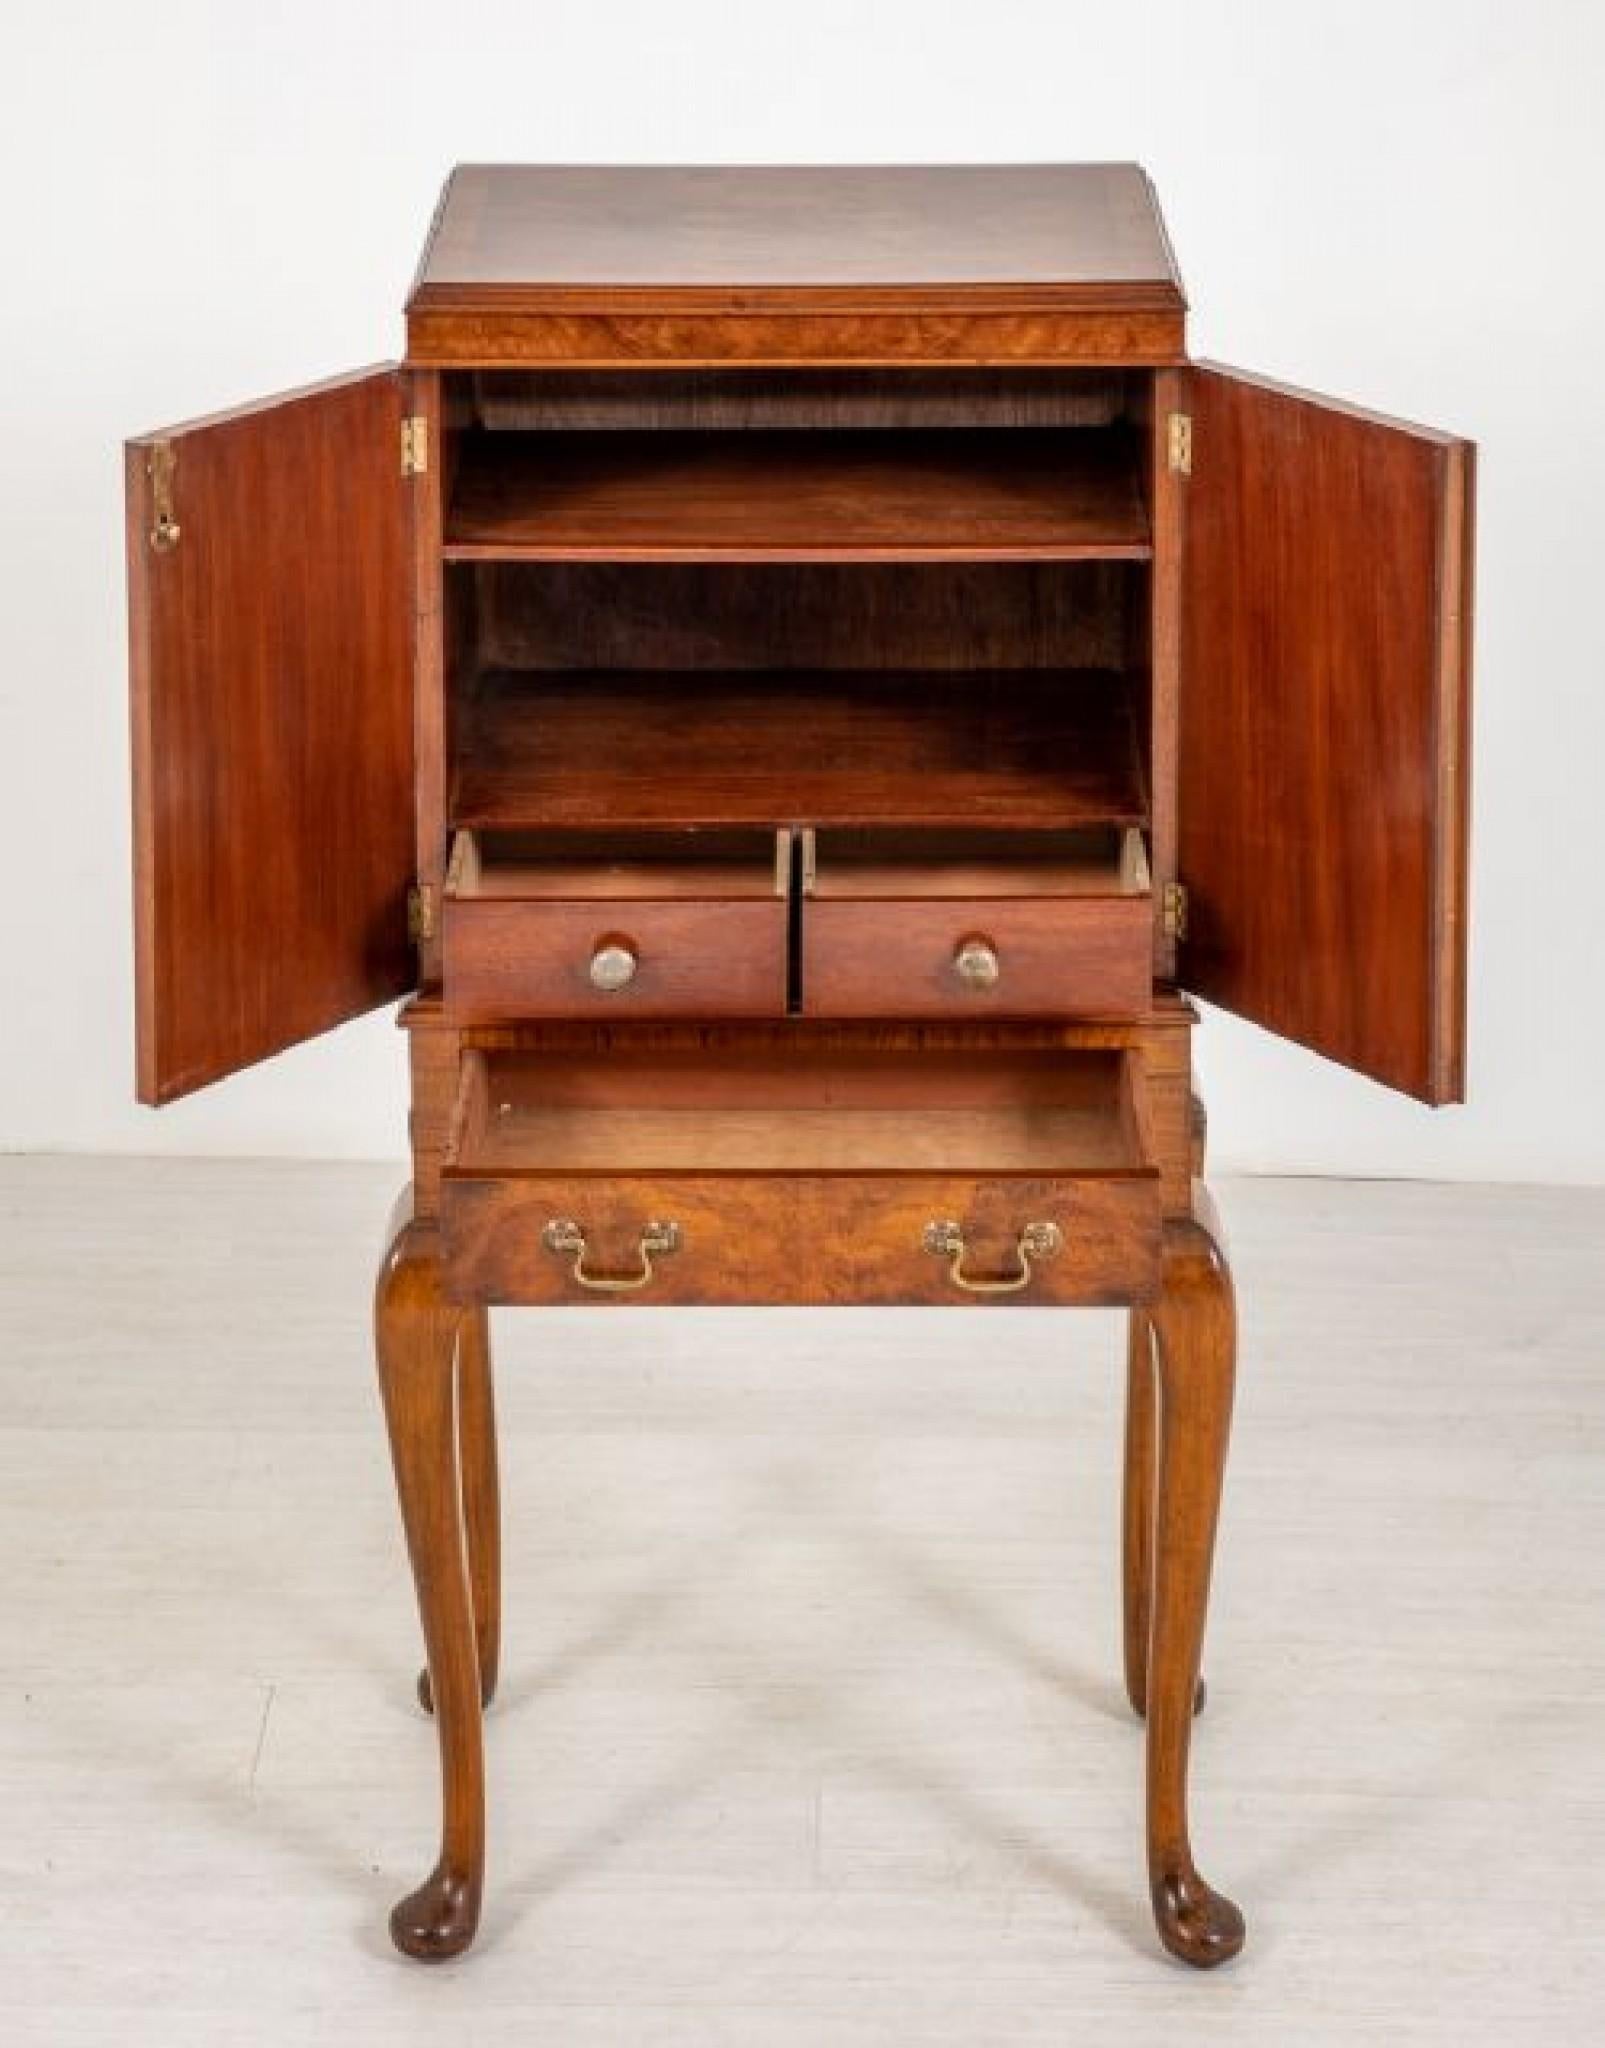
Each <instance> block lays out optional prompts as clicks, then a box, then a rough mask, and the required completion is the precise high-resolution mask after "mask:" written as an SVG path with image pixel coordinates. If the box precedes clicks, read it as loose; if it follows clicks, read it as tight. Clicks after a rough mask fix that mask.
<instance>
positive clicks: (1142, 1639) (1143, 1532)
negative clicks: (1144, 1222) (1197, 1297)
mask: <svg viewBox="0 0 1605 2048" xmlns="http://www.w3.org/2000/svg"><path fill="white" fill-rule="evenodd" d="M1154 1391H1155V1390H1154V1340H1153V1331H1152V1329H1151V1327H1150V1325H1149V1322H1148V1318H1147V1316H1146V1315H1145V1314H1144V1313H1143V1311H1142V1310H1141V1309H1140V1308H1134V1309H1133V1310H1132V1311H1131V1314H1130V1316H1129V1317H1128V1318H1127V1324H1126V1460H1125V1489H1124V1492H1123V1495H1122V1499H1121V1514H1120V1567H1121V1594H1122V1603H1121V1604H1122V1616H1123V1620H1124V1624H1125V1628H1124V1638H1125V1657H1126V1694H1127V1697H1128V1698H1129V1699H1130V1701H1131V1706H1132V1712H1133V1713H1135V1714H1138V1715H1142V1714H1146V1713H1147V1711H1148V1637H1149V1631H1150V1629H1151V1628H1152V1625H1153V1611H1154V1458H1155V1455H1156V1451H1157V1444H1156V1440H1155V1434H1154V1432H1155V1428H1156V1422H1157V1415H1156V1403H1155V1399H1154Z"/></svg>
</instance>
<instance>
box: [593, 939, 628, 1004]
mask: <svg viewBox="0 0 1605 2048" xmlns="http://www.w3.org/2000/svg"><path fill="white" fill-rule="evenodd" d="M639 965H640V962H639V960H638V959H637V957H636V951H635V948H634V947H633V946H632V945H631V944H630V943H629V941H628V940H627V939H604V940H603V941H602V943H601V944H600V945H599V946H598V947H597V949H596V951H595V952H594V953H593V954H592V955H591V986H592V988H599V989H601V991H602V992H603V994H604V995H612V994H613V993H614V991H615V990H617V989H621V988H628V987H629V985H630V983H631V982H632V981H634V979H635V970H636V968H637V967H638V966H639Z"/></svg>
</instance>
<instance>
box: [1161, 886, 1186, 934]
mask: <svg viewBox="0 0 1605 2048" xmlns="http://www.w3.org/2000/svg"><path fill="white" fill-rule="evenodd" d="M1159 921H1160V926H1161V928H1162V929H1163V931H1164V934H1165V937H1166V938H1167V939H1184V938H1186V936H1187V884H1186V883H1185V882H1167V883H1166V884H1165V888H1164V894H1163V895H1162V896H1161V897H1160V908H1159Z"/></svg>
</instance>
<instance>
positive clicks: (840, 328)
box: [127, 165, 1471, 1964]
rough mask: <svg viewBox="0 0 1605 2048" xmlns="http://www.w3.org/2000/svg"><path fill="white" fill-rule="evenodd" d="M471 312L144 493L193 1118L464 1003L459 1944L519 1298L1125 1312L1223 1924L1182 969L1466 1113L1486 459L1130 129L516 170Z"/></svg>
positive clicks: (1156, 1864)
mask: <svg viewBox="0 0 1605 2048" xmlns="http://www.w3.org/2000/svg"><path fill="white" fill-rule="evenodd" d="M407 319H408V326H407V355H406V360H405V362H404V363H403V364H402V365H401V366H400V367H394V366H387V367H383V368H378V369H373V370H369V371H366V372H361V373H358V374H356V375H354V376H350V377H346V378H342V379H338V380H335V381H333V382H331V383H328V384H325V385H321V386H319V387H317V388H315V389H312V390H308V391H303V392H298V393H295V394H292V395H290V396H288V397H285V398H281V399H275V400H269V401H266V402H263V403H261V404H258V405H255V406H251V407H247V408H244V409H242V410H240V411H238V412H234V413H228V414H225V415H222V416H219V417H216V418H213V419H209V420H205V421H201V422H199V423H197V424H195V425H192V426H185V427H180V428H175V429H173V430H171V431H170V432H166V433H161V434H155V435H150V436H146V437H143V438H141V439H139V440H137V441H135V442H133V443H131V444H130V447H129V450H128V473H127V482H128V505H129V522H128V548H129V564H130V598H131V608H132V671H133V678H132V679H133V737H134V767H135V839H136V853H137V869H138V874H137V936H138V1042H139V1089H140V1093H141V1095H142V1097H143V1098H144V1099H145V1100H147V1101H149V1102H153V1103H162V1102H167V1101H171V1100H172V1099H174V1098H175V1097H177V1096H181V1095H184V1094H186V1093H188V1092H189V1091H190V1090H192V1089H195V1088H198V1087H201V1086H202V1085H204V1084H206V1083H208V1082H211V1081H215V1080H218V1079H220V1078H221V1077H223V1076H224V1075H227V1074H231V1073H233V1072H235V1071H236V1070H238V1069H240V1068H242V1067H244V1066H247V1065H249V1064H250V1063H251V1062H253V1061H256V1060H260V1059H263V1058H265V1057H266V1056H268V1055H269V1054H271V1053H274V1052H277V1051H279V1050H280V1049H281V1048H283V1047H285V1046H288V1045H291V1044H293V1043H295V1042H296V1041H298V1040H302V1039H305V1038H307V1037H309V1036H311V1035H313V1034H314V1033H317V1032H321V1031H325V1030H328V1029H330V1028H331V1027H333V1026H334V1025H336V1024H339V1023H340V1022H341V1021H342V1020H344V1019H346V1018H349V1017H352V1016H355V1015H356V1014H358V1013H359V1012H361V1011H363V1010H365V1009H368V1008H370V1007H372V1006H373V1005H375V1004H379V1003H383V1002H386V1001H389V1000H391V999H393V998H396V997H400V996H406V997H408V998H409V1000H408V1002H407V1004H406V1007H405V1009H404V1011H403V1022H404V1023H405V1025H406V1026H407V1029H408V1032H409V1034H410V1045H411V1053H412V1060H411V1071H412V1117H411V1142H412V1152H413V1179H412V1185H411V1188H410V1190H409V1191H408V1193H407V1194H406V1195H405V1196H404V1197H403V1200H402V1202H401V1205H400V1206H399V1208H398V1210H397V1214H396V1217H395V1219H394V1222H393V1227H392V1232H391V1237H390V1241H389V1245H388V1249H387V1251H386V1254H385V1258H384V1262H383V1265H382V1268H381V1271H380V1276H379V1282H378V1294H377V1305H376V1325H377V1346H378V1355H379V1370H380V1379H381V1382H382V1386H383V1394H384V1405H385V1412H386V1416H387V1419H388V1423H389V1429H390V1437H391V1444H392V1449H393V1454H394V1461H395V1469H396V1479H397V1484H398V1488H399V1492H400V1498H401V1507H402V1515H403V1519H404V1523H405V1528H406V1536H407V1542H408V1546H409V1550H410V1555H411V1559H412V1566H413V1571H414V1574H415V1576H416V1581H417V1589H418V1599H419V1605H420V1608H421V1612H422V1618H423V1633H424V1639H425V1645H426V1651H427V1670H426V1673H425V1677H424V1680H423V1683H422V1691H423V1697H424V1700H425V1704H426V1705H428V1706H430V1707H431V1708H432V1710H433V1712H434V1714H435V1717H436V1720H437V1722H438V1726H439V1736H440V1751H441V1763H442V1774H443V1775H442V1782H443V1794H444V1804H443V1820H442V1834H441V1843H440V1851H439V1857H438V1861H437V1862H436V1864H435V1866H434V1868H433V1870H432V1872H431V1873H430V1875H429V1876H428V1877H427V1878H426V1879H425V1881H424V1883H423V1884H422V1886H421V1887H420V1888H419V1889H418V1890H417V1891H415V1892H413V1893H412V1894H411V1895H410V1896H409V1897H408V1898H406V1899H404V1900H403V1901H402V1902H401V1904H400V1905H399V1906H398V1907H397V1908H396V1911H395V1914H394V1916H393V1921H392V1926H393V1932H394V1934H395V1938H396V1940H397V1942H398V1943H399V1944H400V1946H401V1947H402V1948H403V1949H404V1950H406V1951H407V1952H408V1953H409V1954H411V1955H415V1956H419V1957H423V1958H441V1957H446V1956H450V1955H454V1954H456V1953H458V1952H459V1951H460V1950H461V1949H463V1948H464V1947H465V1946H466V1945H467V1943H468V1942H469V1941H470V1940H471V1939H472V1937H473V1934H474V1930H475V1926H476V1923H477V1920H478V1915H479V1909H480V1897H481V1888H482V1877H483V1861H484V1814H485V1785H484V1772H483V1763H482V1749H481V1734H480V1719H481V1712H482V1708H483V1705H484V1704H485V1702H487V1701H488V1699H489V1697H490V1695H491V1692H492V1689H493V1687H494V1684H495V1676H496V1664H497V1654H498V1636H499V1597H500V1595H499V1560H498V1525H497V1504H496V1453H495V1425H494V1414H493V1401H492V1392H491V1371H490V1355H489V1347H488V1339H487V1316H486V1312H487V1309H488V1308H489V1307H490V1306H491V1305H495V1304H516V1305H530V1306H540V1305H544V1304H555V1303H564V1304H581V1303H583V1304H590V1305H593V1306H595V1307H597V1308H606V1307H610V1306H614V1307H616V1306H619V1305H622V1304H628V1303H639V1304H644V1305H654V1306H658V1305H663V1306H675V1305H679V1304H691V1303H695V1304H756V1303H793V1304H805V1305H818V1306H821V1307H823V1306H827V1305H831V1304H837V1303H853V1304H859V1305H864V1304H885V1305H888V1306H895V1305H909V1304H921V1305H944V1306H949V1307H953V1308H985V1307H987V1306H989V1305H994V1304H997V1303H1013V1304H1020V1305H1036V1306H1041V1307H1066V1308H1069V1307H1077V1306H1085V1305H1094V1306H1120V1307H1124V1308H1125V1309H1127V1310H1128V1311H1129V1315H1130V1384H1129V1397H1128V1398H1129V1409H1128V1428H1127V1449H1126V1496H1125V1518H1124V1519H1125V1527H1124V1559H1125V1610H1126V1640H1125V1659H1126V1675H1127V1681H1128V1686H1129V1690H1130V1693H1131V1699H1132V1704H1133V1706H1134V1707H1135V1708H1136V1710H1137V1712H1138V1713H1139V1714H1145V1715H1146V1718H1147V1749H1148V1845H1149V1865H1150V1874H1151V1880H1152V1890H1153V1905H1154V1912H1155V1916H1156V1920H1157V1924H1158V1930H1159V1935H1160V1938H1161V1939H1162V1941H1163V1942H1164V1944H1165V1946H1166V1947H1167V1948H1168V1949H1170V1950H1171V1951H1172V1953H1174V1954H1175V1955H1177V1956H1179V1957H1181V1958H1182V1959H1183V1960H1185V1961H1187V1962H1190V1963H1195V1964H1211V1963H1217V1962H1220V1961H1222V1960H1224V1959H1226V1958H1228V1957H1230V1956H1231V1955H1233V1954H1234V1953H1235V1952H1236V1951H1237V1949H1238V1948H1239V1946H1240V1945H1241V1943H1242V1939H1243V1921H1242V1918H1241V1916H1240V1914H1239V1912H1238V1910H1237V1908H1236V1907H1235V1906H1234V1905H1233V1904H1232V1903H1231V1902H1230V1901H1229V1900H1228V1899H1227V1898H1226V1897H1225V1896H1224V1894H1223V1893H1221V1892H1219V1891H1216V1890H1215V1889H1213V1888H1212V1886H1211V1885H1210V1884H1209V1883H1208V1882H1206V1880H1205V1878H1204V1877H1203V1876H1202V1875H1201V1874H1200V1870H1199V1866H1198V1863H1197V1862H1196V1861H1195V1856H1194V1850H1193V1845H1192V1842H1191V1839H1190V1835H1189V1829H1188V1819H1187V1775H1188V1771H1187V1767H1188V1743H1189V1731H1190V1727H1191V1721H1192V1715H1193V1712H1194V1708H1195V1704H1196V1703H1197V1701H1198V1700H1199V1699H1200V1698H1201V1686H1200V1680H1199V1661H1200V1645H1201V1641H1202V1636H1203V1628H1204V1614H1205V1603H1206V1599H1207V1594H1208V1586H1209V1575H1210V1559H1211V1551H1212V1547H1213V1541H1214V1531H1215V1522H1216V1514H1217V1508H1218V1504H1219V1499H1220V1490H1221V1475H1222V1468H1223V1464H1224V1459H1225V1452H1226V1439H1227V1429H1228V1418H1229V1414H1230V1409H1231V1402H1232V1382H1233V1370H1234V1322H1233V1300H1232V1285H1231V1278H1230V1274H1229V1271H1228V1267H1227V1262H1226V1254H1225V1251H1224V1249H1223V1246H1222V1243H1221V1237H1220V1232H1219V1229H1218V1227H1217V1224H1216V1221H1215V1216H1214V1211H1213V1209H1212V1207H1211V1205H1210V1202H1209V1199H1208V1197H1207V1195H1206V1194H1205V1192H1204V1190H1203V1185H1202V1181H1201V1178H1200V1175H1201V1171H1202V1141H1201V1131H1202V1114H1201V1111H1200V1110H1199V1108H1198V1106H1197V1104H1196V1103H1195V1101H1194V1097H1193V1089H1192V1085H1191V1058H1190V1049H1189V1048H1190V1040H1191V1032H1192V1027H1193V1022H1194V1017H1193V1012H1192V1010H1191V1008H1190V1006H1189V1004H1188V1001H1187V996H1186V993H1184V992H1188V991H1190V992H1193V993H1196V994H1197V995H1199V996H1201V997H1204V998H1206V999H1208V1000H1209V1001H1211V1002H1214V1003H1218V1004H1220V1005H1222V1006H1224V1007H1225V1008H1227V1009H1229V1010H1233V1011H1235V1012H1237V1013H1238V1014H1239V1015H1240V1016H1243V1017H1247V1018H1251V1019H1253V1020H1255V1021H1256V1022H1258V1023H1260V1024H1262V1025H1264V1026H1266V1027H1267V1028H1269V1029H1270V1030H1272V1031H1275V1032H1277V1033H1280V1034H1281V1035H1283V1036H1284V1037H1287V1038H1291V1039H1295V1040H1297V1041H1298V1042H1300V1043H1301V1044H1303V1045H1306V1046H1308V1047H1311V1048H1312V1049H1314V1050H1315V1051H1316V1052H1319V1053H1323V1054H1326V1055H1328V1056H1329V1057H1331V1058H1333V1059H1336V1060H1339V1061H1342V1062H1344V1063H1345V1064H1347V1065H1348V1066H1350V1067H1352V1068H1355V1069H1357V1070H1358V1071H1359V1072H1361V1073H1363V1074H1366V1075H1369V1076H1372V1077H1373V1078H1375V1079H1376V1080H1378V1081H1381V1082H1384V1083H1386V1084H1388V1085H1389V1086H1391V1087H1394V1088H1397V1089H1401V1090H1404V1091H1405V1092H1407V1093H1409V1094H1411V1095H1414V1096H1417V1097H1419V1098H1420V1099H1422V1100H1423V1101H1427V1102H1434V1103H1437V1102H1445V1101H1451V1100H1455V1099H1457V1098H1458V1097H1459V1095H1460V1093H1461V1088H1462V1045H1463V1027H1462V1015H1463V1006H1464V944H1465V907H1464V892H1465V857H1466V800H1465V792H1466V776H1467V760H1466V742H1467V730H1468V727H1467V645H1468V638H1469V619H1468V611H1467V607H1468V602H1469V566H1468V565H1469V559H1470V542H1471V451H1470V449H1469V448H1468V446H1467V445H1466V444H1465V443H1464V442H1461V441H1457V440H1454V439H1452V438H1450V437H1448V436H1445V435H1441V434H1435V433H1430V432H1426V431H1424V430H1421V429H1418V428H1413V427H1407V426H1402V425H1399V424H1397V423H1395V422H1391V421H1386V420H1382V419H1378V418H1376V417H1374V416H1371V415H1368V414H1365V413H1361V412H1358V411H1355V410H1353V409H1351V408H1348V407H1346V406H1341V405H1337V404H1334V403H1331V402H1329V401H1326V400H1323V399H1319V398H1314V397H1311V396H1309V395H1307V394H1304V393H1300V392H1295V391H1289V390H1286V389H1283V388H1280V387H1277V386H1275V385H1272V384H1269V383H1266V382H1264V381H1262V380H1260V379H1258V378H1254V377H1249V376H1245V375H1243V374H1241V373H1239V372H1236V371H1232V370H1225V369H1220V368H1216V367H1213V366H1205V365H1200V364H1196V363H1193V362H1191V361H1190V360H1189V359H1188V356H1187V353H1186V343H1185V335H1184V325H1185V302H1184V299H1183V296H1182V292H1181V287H1180V283H1179V280H1178V277H1177V273H1176V270H1175V267H1174V264H1173V262H1172V259H1171V255H1170V252H1169V247H1168V244H1167V241H1166V238H1165V234H1164V229H1163V226H1162V224H1161V221H1160V218H1159V214H1158V211H1157V208H1156V205H1155V202H1154V198H1153V194H1152V191H1151V189H1150V187H1149V184H1148V182H1147V180H1146V178H1145V177H1144V175H1143V174H1142V172H1141V171H1140V170H1138V169H1137V168H1136V167H1134V166H1129V165H1077V166H1065V167H1059V168H1044V167H1035V168H1028V169H1013V168H1006V167H990V168H966V169H924V170H916V169H909V170H891V169H882V170H845V169H844V170H690V169H679V170H586V169H557V168H544V169H543V168H515V167H497V168H464V169H461V170H459V171H457V172H456V173H455V174H454V176H453V177H452V179H451V180H450V182H449V184H448V186H447V188H446V192H445V195H444V198H443V200H442V203H441V206H440V209H439V211H438V213H437V215H436V218H435V222H434V225H433V228H432V231H431V234H430V238H429V243H428V247H427V249H426V251H425V255H424V259H423V263H422V266H421V268H420V270H419V273H418V277H417V281H416V284H415V286H414V289H413V292H412V296H411V298H410V300H409V303H408V309H407ZM977 1369H978V1370H979V1369H981V1366H980V1359H979V1356H978V1362H977Z"/></svg>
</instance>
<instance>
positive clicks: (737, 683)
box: [452, 669, 1146, 831]
mask: <svg viewBox="0 0 1605 2048" xmlns="http://www.w3.org/2000/svg"><path fill="white" fill-rule="evenodd" d="M1131 699H1132V690H1131V684H1130V679H1129V678H1127V677H1125V676H1123V675H1120V674H1118V673H1107V672H1103V671H1098V670H1065V669H1055V670H1043V669H1009V670H986V671H979V672H972V673H969V674H957V675H953V674H947V673H935V672H924V671H921V672H918V673H909V672H907V671H885V670H856V671H842V670H806V671H804V670H778V671H776V670H764V671H758V672H740V673H727V672H723V671H718V672H714V671H702V672H680V671H663V672H642V671H629V672H618V671H607V670H587V671H575V670H569V671H553V672H541V671H536V670H506V669H504V670H493V671H491V672H489V673H487V674H486V675H484V676H482V677H481V678H480V679H479V681H478V684H477V686H476V688H475V689H474V691H473V692H472V693H471V696H470V699H469V701H468V702H467V703H465V705H464V707H463V713H462V718H461V723H460V727H459V731H458V739H457V750H456V777H455V784H456V786H455V792H454V801H453V806H452V812H453V817H454V820H455V822H456V823H458V824H460V825H477V826H485V827H512V828H517V827H536V826H556V825H561V826H568V827H574V826H598V825H606V826H608V827H609V828H611V829H614V830H619V831H628V830H633V829H641V828H646V827H654V826H672V827H681V828H685V827H694V826H725V825H767V826H779V825H789V824H812V825H887V824H904V825H911V824H923V825H934V826H965V825H969V826H1002V827H1009V826H1013V827H1022V828H1025V827H1030V828H1053V827H1062V826H1072V825H1086V824H1139V823H1142V822H1143V821H1144V819H1145V814H1146V803H1145V789H1144V782H1143V775H1142V769H1141V764H1140V755H1139V750H1138V746H1137V733H1136V726H1135V722H1134V719H1133V715H1132V704H1131Z"/></svg>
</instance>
